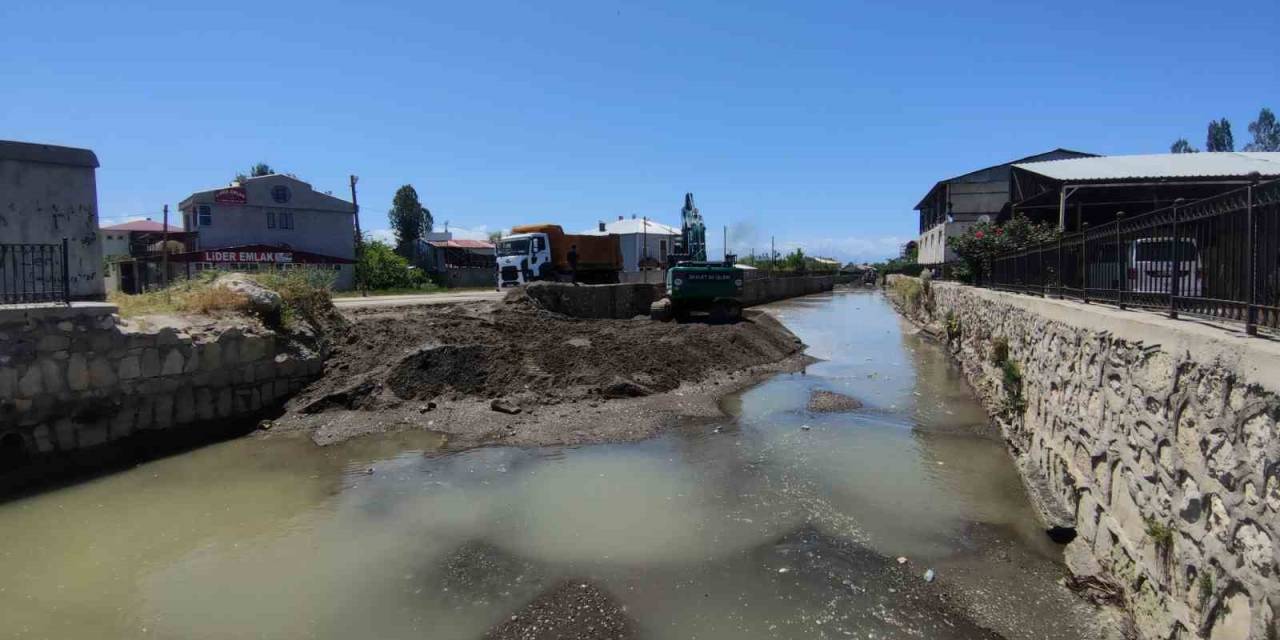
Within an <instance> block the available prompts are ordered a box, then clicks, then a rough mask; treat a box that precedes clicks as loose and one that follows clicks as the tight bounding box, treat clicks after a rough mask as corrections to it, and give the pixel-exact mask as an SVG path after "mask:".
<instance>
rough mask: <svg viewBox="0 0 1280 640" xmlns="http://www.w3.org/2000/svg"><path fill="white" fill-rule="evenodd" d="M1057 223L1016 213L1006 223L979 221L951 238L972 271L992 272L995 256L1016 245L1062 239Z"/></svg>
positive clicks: (952, 244)
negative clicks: (1030, 218) (1041, 221)
mask: <svg viewBox="0 0 1280 640" xmlns="http://www.w3.org/2000/svg"><path fill="white" fill-rule="evenodd" d="M1058 235H1059V231H1058V227H1057V225H1054V224H1052V223H1047V222H1046V223H1035V222H1032V221H1031V220H1029V219H1028V218H1027V217H1026V216H1022V215H1019V216H1014V217H1013V218H1012V219H1010V220H1009V221H1008V222H1005V223H1004V224H993V223H990V222H979V223H977V224H975V225H973V226H972V227H969V228H968V229H967V230H966V231H965V232H964V233H962V234H960V235H958V236H956V237H954V238H951V239H950V240H949V241H948V242H949V243H950V244H951V246H952V248H953V249H954V250H955V252H956V255H958V256H960V259H961V260H963V261H964V262H965V263H966V264H967V265H968V268H969V270H970V272H971V273H973V274H975V275H978V274H985V273H989V272H990V268H991V260H992V258H995V257H996V256H999V255H1001V254H1004V253H1008V252H1010V251H1014V250H1016V249H1021V248H1023V247H1029V246H1033V245H1038V244H1042V243H1046V242H1053V241H1054V240H1057V239H1058Z"/></svg>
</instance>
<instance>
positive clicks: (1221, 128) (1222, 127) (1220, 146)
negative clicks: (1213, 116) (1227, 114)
mask: <svg viewBox="0 0 1280 640" xmlns="http://www.w3.org/2000/svg"><path fill="white" fill-rule="evenodd" d="M1235 147H1236V143H1235V140H1234V139H1233V138H1232V137H1231V123H1230V122H1228V121H1227V119H1226V118H1223V119H1221V120H1210V121H1209V135H1208V138H1207V139H1206V140H1205V143H1204V150H1205V151H1235Z"/></svg>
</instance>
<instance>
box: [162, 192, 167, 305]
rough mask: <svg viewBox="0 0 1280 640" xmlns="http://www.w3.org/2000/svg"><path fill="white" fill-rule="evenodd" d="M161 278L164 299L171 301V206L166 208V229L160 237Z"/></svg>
mask: <svg viewBox="0 0 1280 640" xmlns="http://www.w3.org/2000/svg"><path fill="white" fill-rule="evenodd" d="M160 238H161V240H160V265H161V266H160V278H161V281H162V282H164V299H165V302H168V301H169V205H167V204H166V205H165V206H164V229H163V230H162V231H161V235H160Z"/></svg>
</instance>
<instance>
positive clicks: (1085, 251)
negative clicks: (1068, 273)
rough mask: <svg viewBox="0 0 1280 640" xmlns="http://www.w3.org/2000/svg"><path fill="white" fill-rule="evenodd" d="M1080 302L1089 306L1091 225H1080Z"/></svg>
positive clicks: (1086, 223)
mask: <svg viewBox="0 0 1280 640" xmlns="http://www.w3.org/2000/svg"><path fill="white" fill-rule="evenodd" d="M1080 301H1081V302H1083V303H1085V304H1089V223H1088V222H1081V223H1080Z"/></svg>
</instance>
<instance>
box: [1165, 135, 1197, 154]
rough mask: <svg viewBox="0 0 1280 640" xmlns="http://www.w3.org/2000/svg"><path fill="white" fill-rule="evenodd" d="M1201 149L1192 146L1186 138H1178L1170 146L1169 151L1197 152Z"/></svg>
mask: <svg viewBox="0 0 1280 640" xmlns="http://www.w3.org/2000/svg"><path fill="white" fill-rule="evenodd" d="M1197 151H1199V149H1196V148H1195V147H1193V146H1191V143H1190V142H1187V139H1186V138H1178V139H1177V140H1174V141H1173V145H1171V146H1170V147H1169V153H1196V152H1197Z"/></svg>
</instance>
